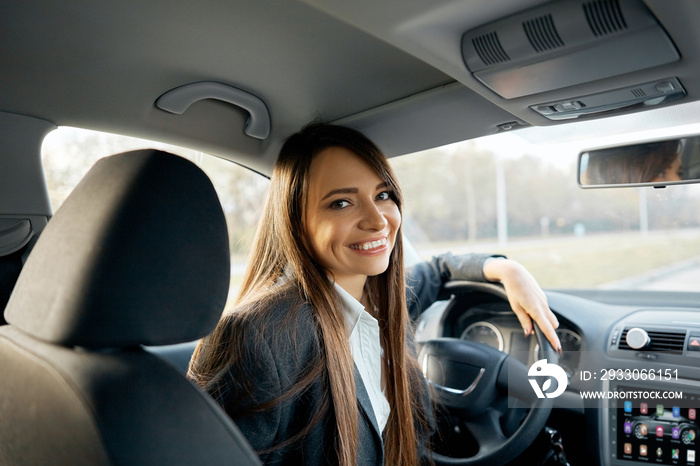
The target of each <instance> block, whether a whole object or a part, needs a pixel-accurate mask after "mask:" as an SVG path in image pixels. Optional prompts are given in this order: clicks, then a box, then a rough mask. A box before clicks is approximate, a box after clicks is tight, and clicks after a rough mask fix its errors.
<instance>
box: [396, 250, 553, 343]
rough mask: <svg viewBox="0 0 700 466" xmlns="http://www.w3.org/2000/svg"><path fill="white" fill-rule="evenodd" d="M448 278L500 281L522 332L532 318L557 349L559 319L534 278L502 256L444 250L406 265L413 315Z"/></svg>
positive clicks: (526, 330)
mask: <svg viewBox="0 0 700 466" xmlns="http://www.w3.org/2000/svg"><path fill="white" fill-rule="evenodd" d="M449 280H469V281H480V282H487V281H496V282H501V283H502V284H503V287H504V288H505V291H506V295H507V296H508V301H509V302H510V305H511V307H512V309H513V312H515V315H516V316H517V317H518V320H520V324H521V325H522V327H523V333H524V334H525V335H526V336H528V335H530V334H531V333H532V320H534V321H535V322H537V324H538V326H539V327H540V329H541V330H542V332H543V333H544V335H545V336H546V337H547V339H548V340H549V342H550V343H551V344H552V347H553V348H554V349H555V350H557V351H560V350H561V343H560V342H559V338H558V337H557V334H556V330H555V329H556V328H557V327H558V326H559V322H558V321H557V318H556V317H555V316H554V314H553V313H552V311H551V310H550V309H549V305H548V304H547V298H546V296H545V295H544V292H543V291H542V289H541V288H540V286H539V284H538V283H537V280H535V278H534V277H533V276H532V275H531V274H530V272H528V271H527V269H525V267H523V266H522V265H520V264H519V263H518V262H516V261H513V260H511V259H506V258H505V257H504V256H498V255H491V254H464V255H459V256H455V255H453V254H451V253H446V254H441V255H439V256H436V257H434V258H433V259H432V260H431V261H429V262H422V263H419V264H416V265H414V266H413V267H411V268H410V269H407V271H406V285H407V286H406V303H407V306H408V311H409V314H410V315H411V317H412V318H413V319H416V318H417V317H418V316H419V315H420V313H421V312H423V311H424V310H425V309H427V308H428V307H429V306H430V305H431V304H432V303H434V302H435V300H436V299H437V296H438V293H439V292H440V289H441V287H442V285H443V284H444V283H445V282H447V281H449Z"/></svg>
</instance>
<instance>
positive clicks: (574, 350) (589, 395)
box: [416, 282, 700, 466]
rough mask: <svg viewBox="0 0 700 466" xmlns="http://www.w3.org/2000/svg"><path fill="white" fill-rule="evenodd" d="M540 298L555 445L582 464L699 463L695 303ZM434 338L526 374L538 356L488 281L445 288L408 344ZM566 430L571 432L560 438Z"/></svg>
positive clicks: (687, 299)
mask: <svg viewBox="0 0 700 466" xmlns="http://www.w3.org/2000/svg"><path fill="white" fill-rule="evenodd" d="M547 298H548V302H549V305H550V308H551V309H552V311H553V312H554V313H555V314H556V316H557V319H558V320H559V322H560V326H559V328H558V330H557V334H558V336H559V339H560V341H561V343H562V349H563V354H562V356H561V357H560V360H559V362H558V365H559V366H560V367H561V368H562V369H563V370H564V372H565V373H566V376H567V379H568V380H567V387H566V391H565V392H564V394H563V395H562V396H560V397H558V398H556V399H554V408H555V410H554V411H553V414H552V417H551V418H550V419H551V420H552V422H555V423H557V422H558V423H559V424H560V427H561V428H562V430H563V431H564V443H565V444H566V445H571V446H572V448H571V450H573V451H574V453H579V454H581V455H590V456H589V457H587V458H584V459H583V460H584V462H587V464H591V463H592V464H603V465H610V466H625V465H627V466H633V465H637V464H649V463H653V464H664V465H681V466H685V465H695V464H700V440H698V439H697V435H698V434H700V421H699V420H698V417H697V416H698V414H700V308H698V307H697V306H698V303H700V299H698V298H700V297H699V296H697V294H694V295H693V296H683V297H678V296H676V295H675V294H673V293H665V294H659V293H654V294H646V293H644V292H641V293H640V292H636V293H634V292H630V293H629V294H625V293H610V294H609V295H605V294H604V293H603V294H602V295H601V294H600V293H598V294H596V293H590V294H589V295H587V294H586V293H585V292H584V293H580V294H576V293H574V292H553V291H548V292H547ZM592 298H595V299H592ZM663 298H665V299H666V300H667V301H666V302H665V304H661V303H662V302H663V301H660V300H659V299H663ZM645 303H646V304H645ZM657 304H658V305H657ZM442 337H451V338H459V339H462V340H465V341H470V342H473V343H478V344H483V345H488V346H490V347H492V348H495V349H498V350H499V351H502V352H504V353H507V354H508V355H509V357H510V358H515V359H517V360H518V361H520V362H521V363H523V364H525V365H526V366H527V367H530V366H531V365H532V364H533V363H534V362H535V361H537V360H538V359H539V356H538V350H539V348H538V345H537V343H536V340H535V338H526V337H525V336H524V335H523V332H522V327H521V326H520V323H519V321H518V319H517V317H516V316H515V314H514V313H513V312H512V311H511V308H510V305H509V304H508V302H507V300H506V299H505V295H504V293H503V291H502V289H501V288H500V287H498V286H496V285H492V284H477V283H471V282H454V283H451V284H447V285H446V287H445V290H444V292H443V296H441V300H440V301H438V302H437V303H435V304H434V305H433V306H431V308H429V309H428V310H426V311H425V312H424V313H423V314H422V315H421V317H420V319H419V320H418V322H417V327H416V340H417V341H418V343H420V342H422V341H427V340H430V339H434V338H442ZM524 383H525V384H527V382H524ZM572 425H578V426H579V427H580V428H579V430H577V431H574V432H575V433H573V434H570V435H568V436H567V435H566V430H567V427H571V426H572ZM570 457H571V464H579V463H581V461H580V458H579V460H578V461H577V458H576V456H571V454H570ZM589 461H590V463H588V462H589Z"/></svg>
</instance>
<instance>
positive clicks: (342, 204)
mask: <svg viewBox="0 0 700 466" xmlns="http://www.w3.org/2000/svg"><path fill="white" fill-rule="evenodd" d="M349 205H350V202H348V201H346V200H345V199H338V200H337V201H333V202H331V209H338V210H339V209H344V208H346V207H347V206H349Z"/></svg>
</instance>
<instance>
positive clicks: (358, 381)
mask: <svg viewBox="0 0 700 466" xmlns="http://www.w3.org/2000/svg"><path fill="white" fill-rule="evenodd" d="M355 392H356V394H357V401H358V404H359V405H360V408H361V409H360V411H361V412H362V416H360V417H361V418H362V417H364V419H365V420H366V421H367V423H368V424H369V426H370V430H371V431H372V437H373V438H374V441H375V443H376V445H377V449H378V450H379V451H380V452H381V455H382V457H383V456H384V444H383V441H382V435H381V433H380V432H379V424H378V423H377V417H376V416H375V415H374V409H372V402H371V401H370V399H369V395H368V394H367V389H366V388H365V384H364V383H363V382H362V377H361V376H360V372H359V371H358V370H357V366H355ZM360 422H362V420H361V419H360ZM383 463H384V462H383V461H382V464H383Z"/></svg>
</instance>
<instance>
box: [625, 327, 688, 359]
mask: <svg viewBox="0 0 700 466" xmlns="http://www.w3.org/2000/svg"><path fill="white" fill-rule="evenodd" d="M630 330H631V328H626V329H624V330H623V331H622V336H621V337H620V343H619V345H618V347H617V348H618V349H620V350H628V351H652V352H658V353H667V354H683V345H684V344H685V332H667V331H655V330H646V333H647V334H648V336H649V340H650V341H649V344H648V345H646V346H645V347H643V348H639V349H635V348H632V347H630V345H629V344H627V333H628V332H629V331H630Z"/></svg>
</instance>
